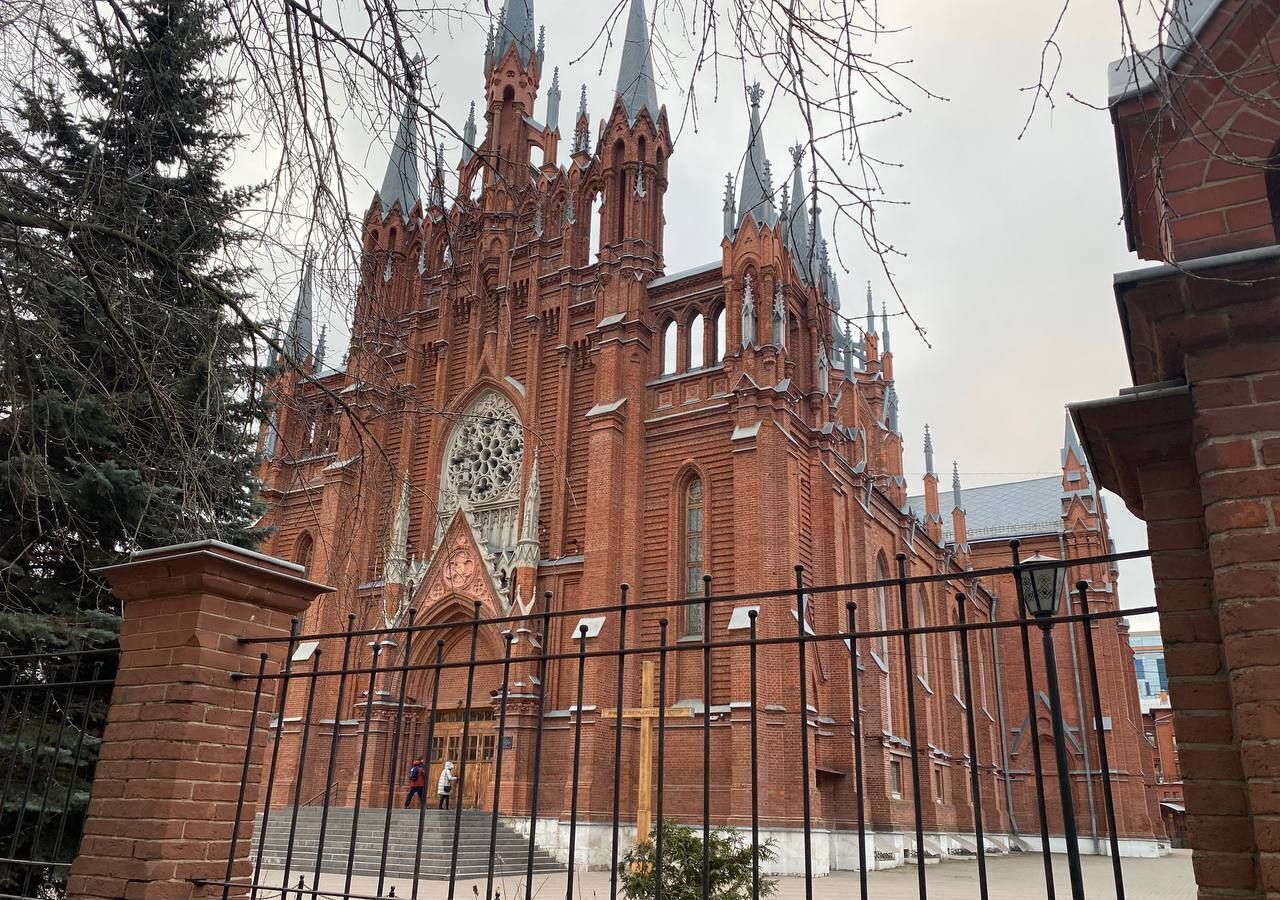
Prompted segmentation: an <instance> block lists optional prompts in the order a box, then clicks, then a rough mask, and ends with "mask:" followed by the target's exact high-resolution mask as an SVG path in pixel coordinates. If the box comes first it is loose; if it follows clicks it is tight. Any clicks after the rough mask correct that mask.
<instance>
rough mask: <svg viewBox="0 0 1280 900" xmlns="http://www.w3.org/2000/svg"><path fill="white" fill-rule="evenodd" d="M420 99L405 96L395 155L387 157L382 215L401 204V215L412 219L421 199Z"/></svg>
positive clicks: (384, 218)
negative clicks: (419, 182)
mask: <svg viewBox="0 0 1280 900" xmlns="http://www.w3.org/2000/svg"><path fill="white" fill-rule="evenodd" d="M417 105H418V101H417V98H416V97H414V96H413V95H412V94H410V95H409V96H408V97H407V98H406V99H405V104H404V111H403V112H401V114H400V124H399V126H398V127H397V129H396V138H395V143H393V144H392V145H391V158H390V159H388V160H387V173H386V175H384V176H383V178H382V190H380V191H378V199H379V200H381V201H382V218H383V220H384V221H385V220H386V218H387V217H388V216H389V215H391V210H392V208H393V207H394V206H395V205H396V204H397V203H399V204H400V216H401V217H402V218H403V219H406V220H407V219H408V218H409V211H410V210H411V209H413V207H414V204H416V203H417V202H418V197H419V192H418V113H417Z"/></svg>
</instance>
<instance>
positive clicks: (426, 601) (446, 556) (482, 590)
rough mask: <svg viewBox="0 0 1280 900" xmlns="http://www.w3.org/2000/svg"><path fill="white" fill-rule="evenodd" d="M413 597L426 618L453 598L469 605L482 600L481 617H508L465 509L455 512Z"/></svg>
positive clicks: (503, 600) (420, 613)
mask: <svg viewBox="0 0 1280 900" xmlns="http://www.w3.org/2000/svg"><path fill="white" fill-rule="evenodd" d="M414 594H415V596H414V604H413V605H414V606H416V607H417V608H418V614H419V616H421V617H424V618H430V617H431V616H433V615H434V610H435V607H436V606H438V605H439V604H440V603H441V602H443V601H445V600H447V599H448V598H450V597H454V596H457V597H461V598H463V599H464V600H465V601H467V603H471V602H472V601H475V600H479V601H480V602H481V604H482V607H481V610H480V615H481V616H482V617H487V616H501V615H505V614H506V610H507V603H506V601H505V599H504V592H503V591H502V589H501V588H500V587H499V586H498V583H497V581H496V580H495V579H494V576H493V572H492V570H491V569H490V567H489V563H488V562H487V561H486V558H485V554H484V553H483V552H482V551H481V549H480V545H479V543H477V541H476V533H475V529H474V528H473V527H472V525H471V523H470V522H469V521H468V519H467V514H466V512H465V511H464V510H461V509H459V510H456V511H455V512H454V514H453V520H452V521H451V522H450V523H449V527H448V528H446V529H445V532H444V535H443V536H442V537H441V539H440V543H439V546H437V548H436V552H435V554H434V555H433V556H432V557H431V562H430V563H428V564H427V569H426V572H425V573H424V574H423V577H422V581H421V582H420V585H419V587H418V589H417V590H416V591H415V592H414Z"/></svg>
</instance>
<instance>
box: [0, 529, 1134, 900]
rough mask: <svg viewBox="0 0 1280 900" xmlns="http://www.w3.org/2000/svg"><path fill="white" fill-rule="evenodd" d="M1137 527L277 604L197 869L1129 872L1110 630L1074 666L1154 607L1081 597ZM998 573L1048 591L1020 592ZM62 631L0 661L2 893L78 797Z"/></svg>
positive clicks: (55, 838)
mask: <svg viewBox="0 0 1280 900" xmlns="http://www.w3.org/2000/svg"><path fill="white" fill-rule="evenodd" d="M1144 555H1145V553H1128V554H1113V555H1108V556H1097V557H1089V558H1082V559H1072V560H1067V561H1064V562H1049V561H1045V560H1042V559H1038V558H1037V559H1033V560H1027V561H1025V562H1021V563H1020V562H1019V561H1018V557H1017V549H1016V547H1015V550H1014V561H1013V564H1011V565H1009V566H1004V567H999V568H989V569H982V570H976V571H967V572H963V573H959V572H952V573H948V574H943V575H937V574H930V575H922V576H910V577H909V576H908V575H907V570H906V563H905V558H904V557H901V556H900V557H899V558H898V563H897V572H896V574H895V575H890V576H888V577H884V578H880V579H877V580H874V581H867V582H859V583H849V584H832V585H815V584H810V583H807V579H806V573H805V571H804V569H803V568H801V567H796V570H795V580H794V585H793V586H791V587H787V588H779V589H776V590H769V591H760V592H751V593H738V594H716V593H715V592H714V582H713V580H712V579H711V578H710V577H707V578H705V579H704V592H703V594H702V596H698V597H689V598H680V599H676V600H660V601H659V600H644V601H641V602H635V601H633V600H631V598H629V596H628V590H627V588H626V587H625V586H623V587H622V588H621V591H620V595H619V598H618V602H617V603H612V604H607V605H597V606H594V607H592V608H589V609H583V608H575V609H564V608H558V607H557V604H556V603H555V598H554V597H552V596H550V595H544V597H543V598H542V603H541V604H540V605H539V607H538V608H537V609H530V610H528V611H527V612H524V611H521V610H520V609H513V611H512V614H509V615H485V614H484V612H485V611H484V608H483V607H482V604H481V603H480V602H479V601H475V602H474V604H472V605H469V607H468V608H467V613H468V614H466V615H455V616H452V617H446V618H444V619H441V618H439V617H430V616H426V615H423V616H420V615H419V613H418V612H417V611H415V610H414V609H406V610H404V611H403V612H402V613H401V614H400V617H399V619H398V621H397V623H396V624H395V626H394V627H391V628H375V629H357V628H356V627H355V626H356V621H355V618H354V617H351V618H350V619H349V622H348V627H347V629H346V630H345V631H337V632H325V633H317V634H302V633H300V631H299V629H298V628H297V627H295V629H294V631H293V633H292V634H291V635H290V636H289V637H288V638H285V639H281V640H282V641H287V645H288V646H287V656H286V660H287V662H286V664H285V666H284V668H283V670H282V671H280V672H279V673H278V674H269V673H268V670H267V668H266V666H265V658H266V657H265V654H264V657H263V658H264V665H263V667H262V668H261V669H260V671H259V673H258V674H257V675H256V676H244V677H248V678H250V679H252V680H253V682H254V688H255V694H254V700H253V703H254V711H255V713H256V712H257V710H258V709H259V708H260V707H261V703H262V702H263V687H264V685H266V684H267V683H268V681H270V680H272V679H279V680H280V682H281V684H280V687H279V691H278V695H277V703H278V706H277V707H276V710H275V715H274V717H273V720H272V721H270V723H269V724H267V723H266V720H265V719H263V718H260V717H259V716H257V715H254V716H253V717H252V719H251V722H252V724H251V726H250V734H249V739H248V741H247V748H246V755H245V757H244V760H243V770H244V772H245V774H246V776H247V774H248V773H249V772H250V768H251V764H252V765H256V764H257V763H256V762H254V757H253V748H254V746H255V745H258V746H259V747H260V746H261V745H262V743H263V742H264V740H265V743H266V745H267V748H266V753H265V756H264V757H263V758H262V761H261V764H262V766H263V767H264V780H263V783H264V796H263V797H261V798H260V799H261V800H262V803H261V804H260V805H258V806H257V807H256V810H257V818H256V820H255V821H254V822H253V826H252V829H251V830H252V837H246V835H247V834H248V833H249V831H250V829H249V828H248V827H244V828H242V827H239V826H240V825H242V824H244V825H246V826H247V823H248V818H249V817H250V816H251V815H253V814H254V810H255V807H254V805H253V804H252V803H251V802H247V801H246V797H245V793H244V791H242V792H241V796H240V799H239V802H238V803H237V805H236V813H235V815H236V822H237V826H238V827H237V828H236V837H235V838H233V840H232V842H231V846H230V848H229V853H228V858H227V865H226V874H225V877H224V878H223V879H222V880H219V881H215V882H208V881H205V882H202V884H203V885H204V886H205V887H206V888H209V887H213V888H220V889H221V893H222V895H223V897H224V900H225V898H228V897H232V896H235V897H244V896H247V897H250V898H251V900H258V898H263V900H268V898H270V900H274V898H276V897H280V898H285V897H289V896H290V895H292V897H296V898H297V900H307V898H310V897H350V898H354V900H375V898H382V897H388V896H398V897H401V898H404V897H408V898H411V900H416V898H418V897H419V896H420V895H425V894H426V893H427V891H428V890H430V892H431V894H432V896H438V895H439V894H440V893H442V892H443V893H444V894H445V896H446V897H447V898H448V900H453V898H454V897H455V894H456V893H457V892H458V891H459V890H461V891H464V892H467V893H472V894H473V896H477V897H478V896H479V895H480V894H481V892H483V894H484V897H485V898H486V900H489V898H494V897H496V896H498V895H502V896H505V897H507V898H511V897H512V895H517V896H518V895H521V894H522V895H523V897H524V900H533V898H534V896H535V894H543V895H545V894H546V893H547V892H548V891H549V890H552V891H554V892H556V893H558V892H559V891H560V890H563V891H564V896H565V897H566V900H573V898H574V897H575V896H579V895H582V896H585V895H586V893H587V892H586V891H585V890H584V889H583V888H584V885H583V882H584V880H594V881H593V887H592V888H591V890H592V892H593V893H596V895H597V896H600V897H603V893H604V892H605V891H607V892H608V896H609V900H617V897H618V896H619V895H620V894H625V895H627V896H628V897H635V896H645V897H650V896H652V897H654V898H655V900H662V897H663V896H664V895H666V896H667V897H671V896H672V895H673V894H679V895H681V896H702V897H712V896H717V895H718V896H729V895H730V894H729V893H728V892H727V890H726V888H727V887H728V888H733V887H735V886H734V885H727V883H726V880H729V881H732V880H733V879H738V880H739V881H740V884H738V885H736V887H740V888H741V892H740V893H733V894H732V896H751V897H758V896H761V894H762V891H765V892H767V890H766V889H767V887H768V885H769V883H770V879H771V878H774V877H777V875H778V874H779V873H782V874H794V875H799V876H804V881H803V888H802V889H803V891H804V892H805V895H806V897H808V898H810V900H811V898H812V891H813V879H814V878H815V877H816V876H818V875H821V874H825V873H826V872H829V871H835V870H839V869H845V870H851V871H852V870H856V872H857V876H856V877H857V878H858V882H859V890H860V895H861V896H862V898H863V900H866V898H867V897H868V896H869V892H870V891H871V889H872V885H871V879H872V877H873V871H874V870H875V869H878V868H882V867H886V866H890V865H904V864H905V865H915V867H916V880H917V884H918V891H919V895H920V897H921V898H925V897H927V896H928V892H929V879H930V872H929V868H930V867H929V866H928V865H926V864H927V863H929V862H932V861H934V860H937V859H942V858H945V857H948V856H950V857H958V858H965V859H972V860H974V861H975V862H976V866H977V867H976V879H975V880H976V888H977V892H978V894H979V896H981V897H982V898H984V900H985V898H986V896H987V889H988V881H989V878H990V867H989V864H990V862H991V857H992V856H993V855H1004V854H1006V853H1010V852H1028V851H1029V852H1033V853H1037V852H1042V851H1044V850H1053V851H1055V853H1049V852H1043V868H1044V878H1045V886H1044V892H1045V894H1046V896H1048V897H1050V898H1054V897H1055V893H1056V892H1058V890H1059V888H1058V887H1057V886H1056V882H1055V870H1058V871H1061V870H1063V869H1065V870H1066V873H1067V875H1068V878H1067V882H1066V884H1068V885H1069V890H1070V893H1071V896H1072V897H1073V900H1080V898H1083V897H1084V896H1085V891H1086V879H1085V878H1084V876H1083V874H1082V867H1081V856H1082V852H1083V850H1084V849H1093V850H1095V851H1098V852H1103V853H1109V854H1110V856H1111V858H1112V872H1111V875H1112V877H1111V878H1109V879H1108V883H1107V885H1106V891H1105V894H1106V895H1114V896H1117V897H1120V898H1123V896H1124V877H1123V876H1124V871H1123V866H1122V864H1121V855H1122V853H1123V852H1124V848H1123V847H1122V841H1126V842H1132V841H1133V840H1135V837H1136V838H1141V837H1142V835H1141V834H1140V833H1137V832H1135V830H1134V828H1133V826H1131V825H1130V826H1126V825H1124V824H1123V820H1124V819H1125V815H1126V812H1127V808H1122V807H1124V804H1128V805H1133V804H1134V803H1137V802H1143V803H1145V799H1143V800H1141V801H1139V800H1135V798H1136V797H1138V793H1135V792H1140V791H1141V789H1142V784H1141V782H1142V780H1143V773H1142V772H1141V771H1140V770H1135V769H1134V768H1133V765H1132V764H1129V765H1128V766H1127V768H1126V769H1125V770H1124V771H1122V772H1117V771H1114V770H1113V766H1112V764H1111V758H1112V741H1113V740H1114V739H1115V738H1116V735H1117V732H1118V728H1117V724H1116V723H1117V722H1118V721H1119V719H1120V718H1121V717H1123V716H1128V715H1130V713H1131V712H1132V709H1131V708H1124V707H1125V704H1126V703H1127V702H1128V699H1129V698H1128V697H1127V696H1125V695H1124V692H1123V691H1121V692H1120V694H1116V693H1115V689H1114V684H1113V683H1114V682H1115V681H1116V679H1122V680H1123V679H1125V678H1127V683H1128V684H1132V683H1133V681H1134V672H1133V670H1132V663H1131V661H1129V660H1128V659H1126V658H1124V657H1123V654H1120V653H1117V651H1116V649H1115V648H1114V647H1110V648H1108V649H1107V651H1106V654H1105V655H1106V658H1107V659H1110V660H1112V662H1111V663H1107V664H1105V665H1106V666H1112V665H1116V663H1115V660H1117V659H1118V660H1120V663H1119V664H1118V665H1119V668H1115V669H1114V670H1111V669H1108V671H1107V672H1106V675H1107V677H1106V679H1105V680H1104V681H1103V682H1100V678H1099V671H1100V663H1099V653H1098V648H1097V647H1095V642H1096V641H1097V640H1098V638H1097V637H1096V636H1095V634H1094V632H1095V631H1098V632H1099V634H1101V633H1102V632H1101V631H1100V627H1101V626H1102V625H1103V624H1104V623H1108V622H1114V620H1115V619H1117V618H1119V617H1120V616H1122V615H1132V614H1138V613H1143V612H1151V611H1153V610H1152V609H1148V608H1144V609H1126V610H1120V609H1117V608H1115V607H1114V605H1113V603H1111V600H1110V599H1108V601H1107V603H1106V608H1102V609H1090V606H1089V603H1090V599H1091V597H1094V596H1097V592H1098V591H1101V589H1102V583H1103V582H1104V581H1109V580H1110V579H1109V577H1106V576H1105V573H1107V572H1109V570H1110V569H1111V568H1113V567H1114V564H1115V563H1116V562H1118V561H1120V560H1123V559H1132V558H1136V557H1140V556H1144ZM1051 570H1052V571H1053V572H1056V573H1057V574H1058V577H1057V579H1056V580H1055V579H1054V578H1052V577H1051V578H1050V579H1049V581H1047V582H1046V581H1045V580H1044V579H1043V578H1040V576H1042V575H1045V574H1046V573H1050V571H1051ZM1091 577H1092V578H1093V579H1094V580H1093V581H1092V582H1091V581H1090V578H1091ZM1024 583H1025V585H1026V589H1027V591H1030V592H1033V593H1034V592H1035V591H1036V590H1037V589H1038V588H1039V587H1042V586H1044V585H1045V584H1048V589H1049V591H1050V592H1051V593H1050V594H1048V595H1046V596H1048V597H1049V598H1050V600H1056V601H1057V602H1058V607H1057V608H1051V605H1049V606H1043V608H1042V607H1040V606H1037V605H1036V604H1035V603H1034V602H1033V601H1034V597H1032V598H1031V600H1028V599H1027V598H1026V597H1025V596H1023V597H1022V598H1023V600H1024V601H1025V602H1017V601H1016V600H1015V599H1014V596H1013V595H1014V594H1015V593H1016V594H1018V595H1019V596H1022V595H1024V591H1021V590H1019V591H1016V592H1015V591H1014V590H1013V586H1014V585H1018V584H1024ZM1091 583H1092V584H1093V585H1094V587H1093V588H1091V587H1090V584H1091ZM1002 585H1003V587H1002ZM1069 585H1075V587H1074V588H1072V587H1069ZM689 607H694V608H696V609H698V610H699V612H700V616H684V615H683V611H684V609H686V608H689ZM672 621H676V622H678V623H680V624H679V625H677V626H674V627H673V625H672ZM688 622H695V623H698V628H699V629H700V630H699V631H698V633H686V632H687V631H688V629H687V628H686V627H685V626H686V623H688ZM1108 635H1109V636H1108V637H1107V638H1106V639H1107V640H1109V641H1110V640H1114V639H1116V638H1117V635H1118V632H1117V631H1116V630H1115V629H1112V631H1111V632H1108ZM246 640H247V641H248V639H246ZM248 642H252V641H248ZM486 647H488V648H490V649H491V650H492V649H493V648H496V649H497V652H496V653H495V652H488V651H485V652H482V651H483V650H484V648H486ZM1079 647H1082V648H1083V649H1082V650H1080V651H1079V654H1078V655H1077V648H1079ZM1063 648H1069V654H1064V653H1063ZM1055 656H1056V657H1058V658H1055ZM56 659H57V662H56V669H57V672H58V676H57V677H55V678H51V677H50V674H49V673H50V672H51V671H53V668H54V667H55V664H54V662H53V661H52V659H51V658H50V657H10V658H8V659H6V660H4V661H3V665H4V666H5V667H6V671H7V672H8V676H7V677H8V681H7V683H6V687H5V688H4V695H3V703H4V715H3V716H2V717H0V721H2V722H3V723H4V730H3V735H4V741H5V743H4V744H2V745H0V747H3V749H4V751H5V752H6V753H7V758H6V757H5V756H0V759H3V760H6V762H5V763H4V767H3V770H0V771H3V772H4V773H5V774H4V777H5V779H6V780H5V786H4V793H3V797H4V810H5V820H4V822H5V828H4V831H3V833H2V839H3V840H4V841H5V842H6V843H5V844H3V845H0V851H6V850H7V854H6V855H5V857H4V859H3V861H2V865H3V866H4V867H6V868H3V869H0V871H3V872H4V873H5V877H6V879H8V880H6V883H5V887H4V888H3V889H2V890H0V894H6V895H10V896H20V897H36V896H44V895H46V894H48V893H50V892H56V891H57V889H58V884H59V879H60V878H65V873H66V864H67V862H68V861H69V859H70V857H71V855H73V853H74V845H75V843H76V841H75V839H74V836H75V835H77V834H78V830H79V827H80V822H79V818H78V817H79V816H81V815H82V814H83V810H84V807H85V801H86V800H87V787H88V781H89V778H90V774H91V770H92V762H93V760H94V759H95V758H96V755H97V749H98V739H97V737H96V736H95V735H96V733H95V732H94V731H93V729H92V727H91V726H93V725H96V724H97V723H98V722H99V721H100V718H101V707H102V704H103V703H104V701H105V700H106V698H107V695H108V693H109V690H110V683H109V679H108V678H106V677H104V672H105V671H106V668H108V663H106V662H104V659H103V658H102V657H100V656H95V655H93V654H61V655H58V656H57V657H56ZM331 660H337V661H336V663H335V662H331ZM1124 665H1128V666H1129V670H1128V671H1127V672H1125V671H1124V670H1123V666H1124ZM109 666H110V667H111V668H113V667H114V660H111V662H110V663H109ZM1100 684H1112V688H1111V689H1110V692H1111V693H1110V695H1111V699H1110V700H1108V701H1106V702H1105V703H1104V700H1103V698H1102V691H1101V690H1100ZM1117 698H1118V699H1117ZM1132 701H1133V702H1132V704H1130V707H1132V708H1136V703H1137V701H1136V695H1135V696H1134V697H1132ZM1067 707H1070V709H1066V708H1067ZM1140 724H1141V723H1140V722H1139V723H1138V726H1139V727H1138V729H1137V732H1136V735H1135V737H1136V739H1137V740H1141V737H1142V736H1141V727H1140ZM264 728H266V729H267V731H268V733H267V734H266V735H263V734H262V731H263V729H264ZM1042 741H1043V742H1044V744H1045V745H1046V747H1047V748H1048V749H1046V751H1045V754H1046V755H1042V747H1041V743H1042ZM1050 757H1051V758H1052V760H1053V762H1054V763H1055V764H1054V765H1053V766H1052V767H1049V766H1047V765H1046V764H1045V763H1046V759H1047V758H1050ZM446 763H453V765H452V767H446ZM1064 773H1065V774H1064ZM1117 778H1119V779H1121V780H1123V782H1124V790H1123V791H1122V790H1120V789H1119V788H1118V787H1117V785H1116V783H1115V782H1116V780H1117ZM1135 780H1136V784H1135ZM415 788H419V790H414V789H415ZM252 799H253V798H249V801H252ZM1099 800H1100V806H1101V810H1100V811H1099V809H1098V808H1097V802H1098V801H1099ZM1086 805H1087V807H1088V810H1087V811H1085V809H1084V807H1085V806H1086ZM429 807H430V808H429ZM1082 822H1084V825H1083V826H1082V825H1081V823H1082ZM1157 826H1158V819H1157ZM1139 830H1140V829H1139ZM1148 837H1158V836H1157V835H1148ZM1082 840H1083V841H1084V843H1085V844H1086V845H1087V846H1086V847H1085V848H1082V847H1081V843H1082ZM706 848H711V849H710V850H707V849H706ZM246 858H248V859H249V860H250V862H251V867H250V868H249V869H247V871H249V872H251V874H250V875H248V876H245V875H244V874H243V872H244V871H246V869H245V868H244V864H243V860H244V859H246ZM606 878H607V881H604V880H602V879H606ZM433 880H435V881H434V882H433ZM512 883H514V884H515V887H511V886H510V885H511V884H512ZM575 883H576V889H577V891H578V893H577V894H575ZM548 885H550V887H547V886H548ZM1027 887H1028V890H1035V891H1036V892H1037V893H1038V892H1039V888H1038V887H1036V888H1034V889H1033V888H1032V886H1030V885H1028V886H1027Z"/></svg>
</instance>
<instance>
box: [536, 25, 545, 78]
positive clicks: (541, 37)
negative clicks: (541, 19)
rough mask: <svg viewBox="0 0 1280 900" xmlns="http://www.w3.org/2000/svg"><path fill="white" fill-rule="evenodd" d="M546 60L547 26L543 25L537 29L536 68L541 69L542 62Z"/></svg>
mask: <svg viewBox="0 0 1280 900" xmlns="http://www.w3.org/2000/svg"><path fill="white" fill-rule="evenodd" d="M546 58H547V26H546V25H543V26H542V27H541V28H539V29H538V68H539V69H541V68H542V63H543V60H545V59H546Z"/></svg>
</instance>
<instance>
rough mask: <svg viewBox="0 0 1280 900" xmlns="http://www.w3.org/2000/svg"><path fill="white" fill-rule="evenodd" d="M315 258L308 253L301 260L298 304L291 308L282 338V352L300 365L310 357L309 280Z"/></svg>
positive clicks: (310, 312)
mask: <svg viewBox="0 0 1280 900" xmlns="http://www.w3.org/2000/svg"><path fill="white" fill-rule="evenodd" d="M314 264H315V257H313V256H312V255H311V254H310V253H308V254H307V255H306V257H304V258H303V260H302V283H301V285H300V286H299V287H298V302H297V303H295V304H294V307H293V318H292V319H290V320H289V330H288V331H287V332H285V336H284V350H285V353H286V354H288V356H289V358H290V359H292V360H293V361H294V362H296V363H299V364H301V363H302V362H303V361H305V360H306V358H307V357H308V356H310V355H311V321H312V302H311V278H312V269H313V268H314Z"/></svg>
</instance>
